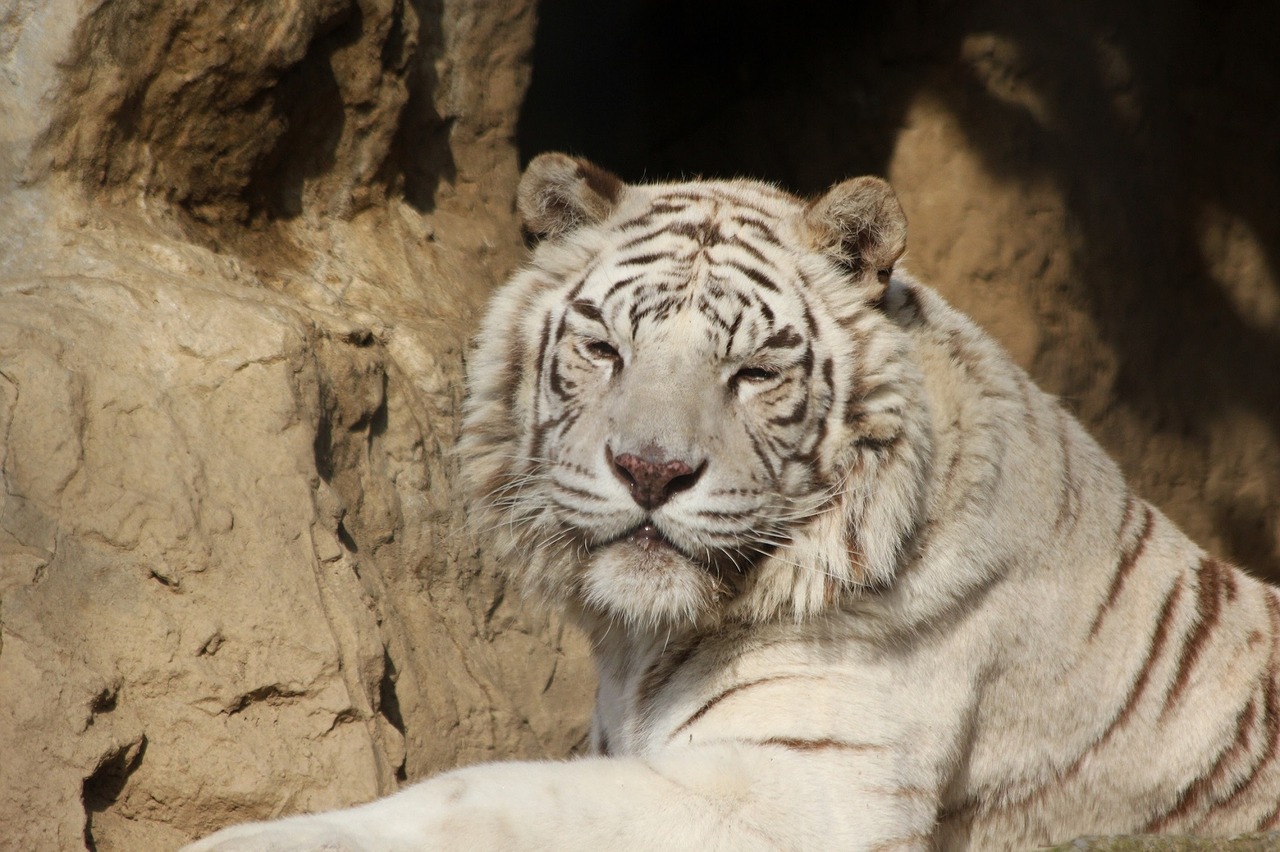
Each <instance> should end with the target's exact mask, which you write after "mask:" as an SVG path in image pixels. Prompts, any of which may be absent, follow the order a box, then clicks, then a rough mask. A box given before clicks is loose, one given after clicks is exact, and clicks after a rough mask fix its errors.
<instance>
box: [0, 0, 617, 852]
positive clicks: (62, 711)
mask: <svg viewBox="0 0 1280 852" xmlns="http://www.w3.org/2000/svg"><path fill="white" fill-rule="evenodd" d="M533 27H534V18H533V8H532V4H531V3H523V4H522V3H504V4H486V3H480V2H453V1H452V0H449V2H439V3H433V2H426V0H423V2H400V0H358V1H357V0H290V2H281V3H265V4H264V3H254V2H245V3H220V4H172V3H161V2H157V1H156V0H121V2H113V3H97V2H88V0H53V2H48V1H47V0H16V2H9V3H7V4H5V5H4V6H3V7H2V8H0V115H3V116H4V120H3V121H0V125H2V127H0V135H2V137H0V180H2V181H3V183H2V184H0V221H2V222H4V223H5V225H4V229H3V232H2V233H0V473H2V476H3V482H4V489H3V491H2V492H0V825H3V826H4V831H3V832H0V834H2V835H3V836H0V848H3V849H14V850H17V849H22V850H44V849H48V850H65V849H78V848H90V849H98V850H109V849H127V850H144V849H166V848H174V847H175V846H176V845H178V844H179V843H180V842H183V841H184V840H186V839H189V838H191V837H193V836H195V835H198V834H203V833H207V832H208V831H210V830H211V829H213V828H215V827H217V826H220V825H223V824H226V823H228V822H232V821H238V820H244V819H248V818H254V817H267V816H272V815H276V814H281V813H286V812H292V811H296V810H305V809H317V808H325V807H332V806H337V805H343V804H348V803H354V802H358V801H362V800H366V799H369V798H372V797H374V796H376V795H379V794H382V793H387V792H389V791H391V790H393V789H395V787H396V785H397V784H398V782H399V781H400V780H403V779H406V778H417V777H421V776H423V775H425V774H428V773H430V772H433V771H436V770H439V769H442V768H447V767H450V766H453V765H456V764H459V763H468V762H474V761H478V760H483V759H490V758H494V757H506V756H520V755H523V756H531V757H532V756H546V755H563V754H566V753H568V752H569V751H570V750H571V749H572V748H574V747H575V745H577V744H578V743H579V742H580V741H581V740H582V738H583V737H584V735H585V730H586V715H587V712H588V709H589V701H590V691H591V689H592V683H591V680H590V671H589V664H588V663H587V662H586V656H585V653H584V651H583V648H582V647H581V640H579V639H578V638H577V636H576V635H570V634H564V633H562V630H561V627H560V625H559V624H558V623H557V622H555V621H554V620H552V619H550V618H548V617H546V616H542V615H538V614H536V613H528V612H524V611H522V610H520V609H518V608H517V607H516V605H515V603H514V602H513V601H511V600H509V599H508V598H507V597H506V595H505V590H504V588H503V586H502V584H501V583H500V581H499V580H497V579H496V575H495V572H494V571H493V570H492V567H493V566H491V565H489V564H488V563H487V562H486V560H485V559H484V558H483V555H482V553H481V551H480V549H479V545H478V543H477V541H476V539H475V537H474V535H473V533H472V532H470V531H469V530H468V529H467V528H466V526H465V523H464V520H465V519H464V518H463V517H462V514H461V511H460V509H459V507H458V506H457V504H456V501H455V500H454V499H453V496H452V490H451V488H450V485H449V481H450V478H451V476H452V474H453V462H452V460H451V459H450V457H449V455H448V451H447V450H448V447H449V446H450V445H451V444H452V442H453V439H454V435H455V431H456V428H457V420H456V412H457V403H458V400H459V396H460V393H461V386H460V377H461V367H462V353H463V348H464V345H465V343H466V339H467V337H468V335H469V334H470V330H471V329H472V327H473V326H474V322H475V318H476V312H477V311H478V310H479V308H480V306H481V305H482V304H483V300H484V298H485V296H486V294H487V292H488V290H489V289H490V288H491V287H492V286H493V285H494V283H495V282H496V281H498V280H500V279H501V278H502V277H503V276H504V275H505V274H506V273H507V272H508V271H509V270H510V269H511V267H512V266H513V264H515V263H516V262H518V260H519V258H520V256H521V252H522V251H523V247H522V244H521V240H520V234H519V229H518V225H517V223H516V221H515V218H514V214H513V212H512V211H513V192H514V186H515V182H516V177H517V163H516V155H515V151H514V148H513V145H512V136H513V133H514V121H515V116H516V110H517V107H518V104H519V102H520V99H521V97H522V96H523V93H524V89H525V86H526V84H527V79H528V64H527V59H526V55H527V52H528V49H529V46H530V43H531V40H532V37H533Z"/></svg>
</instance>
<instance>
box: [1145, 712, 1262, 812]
mask: <svg viewBox="0 0 1280 852" xmlns="http://www.w3.org/2000/svg"><path fill="white" fill-rule="evenodd" d="M1257 713H1258V704H1257V702H1256V701H1254V700H1250V701H1249V703H1248V704H1246V705H1245V707H1244V709H1243V710H1241V711H1240V713H1239V715H1237V716H1236V733H1235V737H1233V738H1232V740H1231V743H1230V745H1228V746H1227V747H1226V748H1224V749H1223V750H1222V752H1221V753H1220V754H1219V755H1218V758H1217V760H1215V761H1214V762H1213V766H1211V767H1209V771H1208V772H1207V773H1205V774H1204V775H1201V776H1199V777H1197V778H1196V779H1194V780H1193V781H1192V782H1191V783H1190V784H1189V785H1187V787H1186V788H1185V789H1184V790H1183V791H1182V793H1181V794H1180V795H1179V796H1178V799H1177V801H1175V802H1174V805H1173V807H1172V808H1171V809H1169V811H1168V812H1166V813H1164V814H1161V815H1158V816H1156V817H1153V818H1152V819H1151V820H1150V821H1149V822H1148V823H1147V824H1146V826H1145V827H1144V828H1143V833H1144V834H1146V833H1158V832H1162V831H1164V830H1165V829H1167V828H1168V827H1169V826H1171V825H1173V824H1174V823H1175V822H1177V821H1178V820H1181V819H1185V818H1186V817H1187V816H1188V815H1190V814H1191V813H1192V812H1193V811H1194V810H1196V809H1197V808H1199V807H1201V806H1203V805H1204V804H1205V800H1206V799H1207V798H1208V797H1209V795H1210V794H1211V793H1212V792H1213V791H1214V790H1215V789H1216V788H1217V787H1218V786H1219V785H1220V784H1221V783H1222V781H1223V777H1224V776H1225V775H1226V774H1227V772H1228V770H1229V768H1230V767H1231V766H1232V765H1233V764H1235V763H1236V762H1237V761H1238V760H1239V759H1240V756H1241V755H1242V754H1245V753H1247V752H1248V750H1249V741H1250V739H1251V737H1250V733H1251V731H1252V728H1253V723H1254V718H1255V716H1256V715H1257ZM1236 792H1238V790H1237V791H1236ZM1234 797H1235V793H1233V794H1232V795H1230V796H1228V797H1227V799H1224V800H1222V801H1221V802H1215V803H1213V805H1212V807H1211V808H1210V811H1209V812H1210V813H1211V812H1212V811H1213V810H1215V809H1218V808H1220V807H1225V806H1226V805H1227V803H1228V802H1230V801H1231V799H1233V798H1234ZM1205 816H1208V813H1206V814H1205Z"/></svg>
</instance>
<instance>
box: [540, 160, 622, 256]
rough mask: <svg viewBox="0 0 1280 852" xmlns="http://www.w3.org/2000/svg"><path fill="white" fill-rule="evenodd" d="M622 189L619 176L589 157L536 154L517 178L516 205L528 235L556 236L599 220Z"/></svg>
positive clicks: (620, 193)
mask: <svg viewBox="0 0 1280 852" xmlns="http://www.w3.org/2000/svg"><path fill="white" fill-rule="evenodd" d="M625 188H626V184H625V183H623V182H622V179H621V178H619V177H618V176H617V175H614V174H613V173H611V172H609V171H606V170H605V169H602V168H600V167H599V166H597V165H596V164H595V163H592V162H590V161H588V160H583V159H579V158H577V157H570V156H568V155H567V154H556V153H549V154H539V155H538V156H536V157H534V158H533V161H532V162H530V163H529V166H528V168H526V169H525V170H524V175H523V176H522V177H521V178H520V187H519V189H517V190H516V207H517V208H518V209H519V211H520V216H521V218H522V219H523V220H524V227H525V230H527V231H528V232H529V233H530V234H532V235H534V236H536V237H557V236H559V235H561V234H564V233H567V232H569V231H572V230H573V229H574V228H578V227H580V226H582V225H589V224H593V223H595V222H600V221H602V220H603V219H604V218H605V217H606V216H608V215H609V212H610V211H611V210H613V208H614V206H615V205H616V204H617V203H618V199H619V198H620V197H621V196H622V191H623V189H625Z"/></svg>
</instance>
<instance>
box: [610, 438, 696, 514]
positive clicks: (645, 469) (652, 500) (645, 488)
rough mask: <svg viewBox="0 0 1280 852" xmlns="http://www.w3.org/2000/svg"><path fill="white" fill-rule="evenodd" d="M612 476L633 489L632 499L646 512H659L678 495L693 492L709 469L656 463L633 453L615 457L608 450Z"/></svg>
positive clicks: (679, 462)
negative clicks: (660, 508)
mask: <svg viewBox="0 0 1280 852" xmlns="http://www.w3.org/2000/svg"><path fill="white" fill-rule="evenodd" d="M605 453H606V454H607V455H608V456H609V461H610V462H611V464H612V465H613V472H614V474H615V475H617V477H618V479H620V480H622V484H623V485H626V486H627V487H628V488H629V489H631V499H633V500H635V501H636V502H637V503H639V504H640V505H641V506H643V507H644V508H646V509H656V508H658V507H659V506H661V505H662V504H663V503H665V502H667V501H668V500H670V499H671V496H672V495H673V494H678V493H679V492H681V491H685V490H687V489H689V488H692V487H693V485H694V483H695V482H697V481H698V477H700V476H701V475H702V470H703V468H704V467H706V465H700V466H698V467H697V468H696V469H695V468H692V467H690V466H689V465H687V464H685V463H684V462H682V461H678V460H671V461H657V460H655V459H647V458H643V457H641V456H637V455H634V454H632V453H618V454H617V455H616V456H615V455H613V454H612V453H611V452H610V451H609V449H608V448H607V447H606V448H605Z"/></svg>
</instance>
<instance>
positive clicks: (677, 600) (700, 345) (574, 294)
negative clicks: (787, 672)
mask: <svg viewBox="0 0 1280 852" xmlns="http://www.w3.org/2000/svg"><path fill="white" fill-rule="evenodd" d="M519 202H520V209H521V212H522V214H523V215H524V218H525V222H526V225H527V227H528V228H529V230H530V231H531V232H533V233H534V234H536V235H538V236H540V237H541V238H542V242H541V244H540V245H539V246H538V248H537V249H536V250H535V252H534V255H533V258H532V260H531V263H530V265H529V266H528V268H526V269H525V270H524V271H522V272H521V273H519V274H518V275H516V276H515V278H514V279H513V280H512V281H511V282H509V283H508V284H507V285H506V286H505V287H504V288H503V290H502V291H500V292H499V293H498V294H497V296H496V297H495V300H494V302H493V305H492V307H491V309H490V313H489V315H488V316H487V318H486V320H485V322H484V325H483V328H482V331H481V333H480V336H479V338H478V341H477V346H476V348H475V351H474V352H473V353H472V357H471V359H470V362H469V397H468V403H467V409H466V422H465V424H464V436H463V438H462V439H461V441H460V444H459V446H460V450H461V452H462V458H463V461H464V469H463V473H464V481H465V483H466V485H467V487H468V489H469V491H470V497H471V501H472V505H473V507H474V510H475V512H474V514H475V516H476V518H477V519H480V520H481V521H482V522H483V523H484V524H485V525H487V526H489V527H491V528H493V529H494V531H495V532H496V534H497V540H498V542H499V545H500V549H501V550H502V551H503V552H504V554H505V555H507V556H508V558H509V559H511V560H512V561H513V562H515V563H516V571H517V574H518V575H519V576H520V577H521V578H522V579H523V580H524V581H525V582H526V584H527V585H528V586H529V587H531V588H532V589H533V590H535V591H536V592H537V593H539V594H540V595H541V596H542V597H544V598H550V599H551V600H553V601H556V602H559V603H561V604H567V605H569V606H570V607H572V608H577V609H579V610H581V611H585V612H588V613H595V614H599V615H603V616H606V617H609V618H622V619H624V620H625V621H627V622H628V623H630V624H649V625H654V626H662V625H664V624H672V623H694V622H699V621H705V620H706V619H708V618H713V617H716V616H721V615H724V614H726V613H728V612H732V611H735V610H737V611H740V612H746V613H749V614H751V615H754V616H757V617H763V616H766V615H768V614H771V613H774V612H777V611H779V610H789V611H791V612H793V613H795V614H797V615H803V614H807V613H809V612H812V611H814V610H815V609H818V608H821V607H822V606H826V605H831V604H832V603H833V602H834V601H835V600H836V599H838V598H840V597H841V596H842V595H844V594H847V593H850V592H855V591H856V590H857V589H859V588H861V587H865V586H866V585H869V584H872V583H876V582H880V581H883V580H885V579H887V577H888V576H889V575H891V573H892V570H893V566H894V564H895V562H896V557H897V552H896V551H897V548H898V547H899V544H900V538H901V536H902V535H903V534H905V529H904V528H903V527H904V522H903V519H904V518H908V519H909V518H910V517H912V516H913V511H912V509H913V506H914V503H915V502H916V501H918V499H919V483H918V482H910V481H908V480H912V476H910V475H907V476H905V477H904V476H903V475H901V474H902V472H901V471H899V472H898V475H897V476H894V475H893V473H894V469H895V465H897V466H898V467H901V466H902V465H904V464H905V466H906V468H907V474H910V473H911V468H912V464H911V458H912V456H913V453H914V452H915V450H914V449H912V448H913V447H915V446H916V445H918V444H919V443H920V441H919V440H914V441H913V440H904V438H916V439H918V438H919V437H920V436H919V435H913V434H912V433H913V429H914V431H916V432H918V431H919V429H918V428H915V427H916V426H918V423H916V422H915V420H917V419H918V418H915V419H913V410H912V403H913V392H912V387H913V384H912V382H911V381H910V379H911V376H910V375H909V373H910V367H909V366H908V365H907V361H906V359H904V358H903V357H901V356H902V354H903V352H902V349H903V346H904V345H905V344H904V342H903V340H904V338H903V335H902V334H901V333H900V332H899V330H898V329H897V328H896V327H895V326H894V324H893V323H892V322H891V321H890V320H889V319H888V318H887V317H886V314H885V312H884V310H883V304H884V302H885V299H886V294H887V287H888V280H889V270H890V269H891V267H892V266H893V263H894V262H895V261H896V260H897V258H898V256H899V255H900V254H901V252H902V250H903V247H904V233H905V220H904V219H903V216H902V212H901V208H900V206H899V205H898V203H897V201H896V199H895V198H894V196H893V194H892V192H891V190H889V188H888V186H887V185H885V184H884V183H883V182H881V181H878V180H876V179H872V178H863V179H858V180H855V181H849V182H847V183H845V184H841V185H840V186H838V187H836V188H835V189H833V190H832V191H831V192H830V193H828V195H827V196H824V197H823V198H822V199H819V200H818V201H816V202H812V203H809V204H805V203H803V202H802V201H800V200H799V199H796V198H794V197H792V196H790V195H787V194H785V193H782V192H779V191H777V190H775V189H773V188H772V187H769V186H767V185H764V184H758V183H751V182H744V181H737V182H732V183H710V182H705V183H704V182H699V183H688V184H667V185H656V186H627V185H624V184H622V183H621V181H619V180H618V179H617V178H615V177H613V176H612V175H609V174H608V173H606V172H603V171H602V170H600V169H598V168H596V167H595V166H592V165H591V164H589V163H585V162H583V161H579V160H574V159H571V158H568V157H564V156H562V155H543V156H542V157H539V158H538V159H536V160H535V161H534V162H533V163H532V164H531V165H530V167H529V169H528V171H527V172H526V175H525V177H524V179H523V181H522V183H521V187H520V192H519ZM887 462H893V463H887ZM917 467H918V465H917ZM915 478H916V479H918V476H917V477H915ZM871 488H881V489H885V493H883V494H878V495H876V499H875V500H869V499H867V498H868V496H869V491H868V489H871ZM886 500H887V502H888V503H890V504H893V505H894V507H895V508H896V509H899V510H901V511H900V515H901V517H899V518H898V519H896V520H895V522H893V523H887V524H886V523H881V522H875V523H873V522H872V519H869V518H868V517H866V516H867V514H868V512H869V511H875V507H876V506H879V505H881V504H883V503H885V502H886ZM898 504H902V505H898ZM881 520H883V519H881ZM871 530H875V531H876V534H875V535H871V534H869V533H870V531H871ZM895 531H896V532H895ZM895 535H896V537H897V539H899V540H894V539H895Z"/></svg>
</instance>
